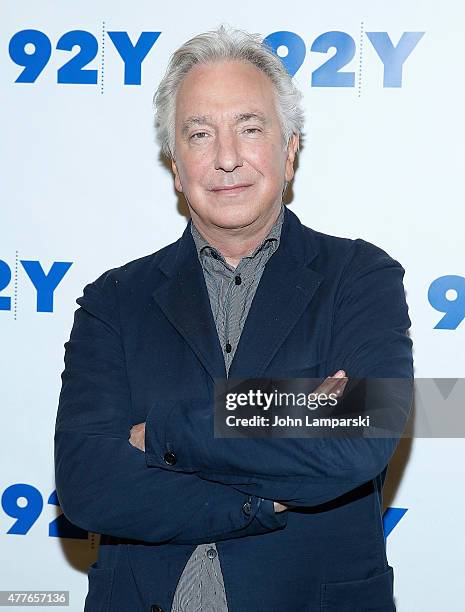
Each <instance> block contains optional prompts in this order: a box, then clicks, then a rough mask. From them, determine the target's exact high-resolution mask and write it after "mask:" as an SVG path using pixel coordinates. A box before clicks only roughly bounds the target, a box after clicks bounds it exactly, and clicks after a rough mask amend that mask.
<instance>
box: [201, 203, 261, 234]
mask: <svg viewBox="0 0 465 612" xmlns="http://www.w3.org/2000/svg"><path fill="white" fill-rule="evenodd" d="M259 216H260V213H259V211H254V210H251V209H250V208H249V209H247V208H246V206H244V205H243V206H234V207H230V208H229V209H228V208H227V207H225V208H224V209H223V210H218V211H216V214H214V215H212V216H211V217H210V221H211V222H212V223H214V224H215V225H216V226H218V227H223V228H225V229H233V228H235V227H246V226H247V225H250V224H251V223H253V222H254V221H255V219H257V218H258V217H259Z"/></svg>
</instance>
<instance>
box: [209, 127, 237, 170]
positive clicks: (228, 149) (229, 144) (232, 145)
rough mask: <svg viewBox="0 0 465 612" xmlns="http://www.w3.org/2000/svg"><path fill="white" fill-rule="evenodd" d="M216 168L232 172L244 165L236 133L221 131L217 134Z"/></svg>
mask: <svg viewBox="0 0 465 612" xmlns="http://www.w3.org/2000/svg"><path fill="white" fill-rule="evenodd" d="M216 144H217V146H216V156H215V169H216V170H223V171H224V172H232V171H233V170H235V169H236V168H237V167H240V166H242V164H243V161H242V157H241V152H240V149H239V147H238V143H237V140H236V135H235V134H233V133H231V132H229V131H228V132H221V131H220V132H219V133H218V135H217V143H216Z"/></svg>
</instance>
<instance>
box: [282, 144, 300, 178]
mask: <svg viewBox="0 0 465 612" xmlns="http://www.w3.org/2000/svg"><path fill="white" fill-rule="evenodd" d="M298 149H299V135H298V134H292V136H291V137H290V138H289V142H288V145H287V158H286V169H285V173H284V176H285V179H286V181H287V182H289V181H292V179H293V178H294V160H295V156H296V153H297V151H298Z"/></svg>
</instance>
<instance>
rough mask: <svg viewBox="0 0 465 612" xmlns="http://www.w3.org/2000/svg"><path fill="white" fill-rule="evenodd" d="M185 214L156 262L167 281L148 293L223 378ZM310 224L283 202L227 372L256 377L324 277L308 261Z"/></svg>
mask: <svg viewBox="0 0 465 612" xmlns="http://www.w3.org/2000/svg"><path fill="white" fill-rule="evenodd" d="M191 223H192V221H191V220H189V222H188V224H187V226H186V229H185V230H184V232H183V235H182V236H181V238H180V240H179V241H178V242H177V243H176V244H175V245H173V249H172V250H171V249H170V250H169V251H168V252H167V254H166V255H165V257H164V259H163V260H162V261H161V262H160V264H159V267H160V268H161V269H162V271H163V272H164V274H165V275H166V276H167V277H168V279H167V281H166V282H165V283H164V284H163V285H161V286H160V287H158V288H157V289H156V290H155V291H153V293H152V296H153V299H154V300H155V301H156V303H157V304H158V305H159V307H160V308H161V309H162V311H163V312H164V314H165V316H166V317H167V318H168V320H169V321H170V322H171V323H172V324H173V325H174V327H175V328H176V329H177V330H178V331H179V333H180V334H181V335H182V336H183V337H184V339H185V340H186V342H187V343H188V344H189V346H190V347H191V348H192V350H193V351H194V352H195V354H196V355H197V357H198V358H199V359H200V361H201V362H202V364H203V366H204V367H205V369H206V370H207V372H208V373H209V374H210V376H211V377H212V378H213V379H215V378H226V369H225V365H224V358H223V353H222V350H221V346H220V343H219V339H218V334H217V331H216V326H215V321H214V319H213V313H212V311H211V307H210V299H209V296H208V290H207V286H206V284H205V279H204V276H203V270H202V267H201V264H200V262H199V260H198V256H197V251H196V249H195V243H194V240H193V238H192V235H191V230H190V224H191ZM311 232H312V230H310V231H309V229H308V228H305V227H304V226H303V225H302V224H301V223H300V221H299V219H298V217H297V216H296V215H295V214H294V213H293V212H292V211H290V210H289V209H288V208H287V207H286V208H285V214H284V220H283V225H282V229H281V238H280V244H279V248H278V249H277V250H276V251H275V252H274V253H273V255H272V256H271V258H270V259H269V261H268V263H267V264H266V266H265V269H264V271H263V274H262V277H261V279H260V283H259V285H258V287H257V290H256V293H255V296H254V299H253V301H252V304H251V306H250V310H249V313H248V315H247V319H246V322H245V325H244V329H243V331H242V334H241V337H240V341H239V345H238V347H237V349H236V352H235V355H234V359H233V361H232V364H231V367H230V370H229V377H230V378H231V377H234V378H259V377H261V376H262V374H263V373H264V371H265V370H266V367H267V366H268V364H269V363H270V361H271V360H272V358H273V357H274V355H275V354H276V352H277V351H278V349H279V347H280V345H281V344H282V343H283V342H284V340H285V339H286V337H287V336H288V334H289V333H290V331H291V330H292V328H293V327H294V325H295V324H296V323H297V321H298V319H299V318H300V316H301V315H302V313H303V312H304V310H305V309H306V308H307V306H308V304H309V303H310V301H311V300H312V298H313V296H314V295H315V292H316V290H317V289H318V287H319V285H320V284H321V282H322V280H323V276H322V275H321V274H319V273H318V272H315V271H314V270H312V269H311V268H310V267H308V264H309V263H310V262H311V261H312V260H313V259H314V257H315V256H316V255H317V249H316V247H315V245H314V242H313V239H312V235H311Z"/></svg>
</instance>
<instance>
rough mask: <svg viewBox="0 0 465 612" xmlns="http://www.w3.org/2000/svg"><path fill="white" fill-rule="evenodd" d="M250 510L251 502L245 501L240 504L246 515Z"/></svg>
mask: <svg viewBox="0 0 465 612" xmlns="http://www.w3.org/2000/svg"><path fill="white" fill-rule="evenodd" d="M251 511H252V504H251V503H250V502H248V501H246V502H245V504H244V505H243V506H242V512H243V513H244V514H246V515H247V516H249V514H250V513H251Z"/></svg>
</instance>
